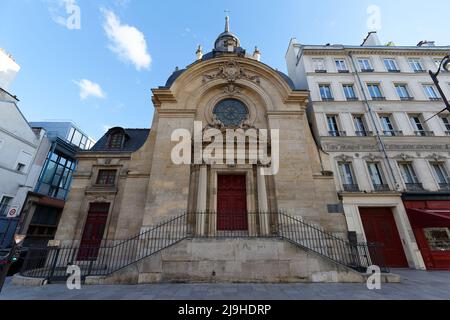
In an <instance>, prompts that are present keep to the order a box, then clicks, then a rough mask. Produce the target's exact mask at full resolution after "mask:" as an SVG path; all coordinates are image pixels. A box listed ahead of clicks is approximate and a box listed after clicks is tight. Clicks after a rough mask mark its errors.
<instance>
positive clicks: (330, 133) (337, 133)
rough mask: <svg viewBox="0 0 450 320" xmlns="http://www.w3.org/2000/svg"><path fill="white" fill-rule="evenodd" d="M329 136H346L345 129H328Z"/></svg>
mask: <svg viewBox="0 0 450 320" xmlns="http://www.w3.org/2000/svg"><path fill="white" fill-rule="evenodd" d="M328 134H329V136H330V137H346V136H347V132H346V131H328Z"/></svg>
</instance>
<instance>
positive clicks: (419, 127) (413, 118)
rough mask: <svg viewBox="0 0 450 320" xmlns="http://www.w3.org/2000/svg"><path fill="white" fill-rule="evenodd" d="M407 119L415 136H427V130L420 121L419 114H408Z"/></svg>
mask: <svg viewBox="0 0 450 320" xmlns="http://www.w3.org/2000/svg"><path fill="white" fill-rule="evenodd" d="M409 121H410V122H411V125H412V127H413V129H414V134H415V135H416V136H420V137H425V136H428V135H429V134H428V133H429V132H427V130H426V129H425V125H424V124H423V122H422V119H421V117H420V116H419V115H410V116H409Z"/></svg>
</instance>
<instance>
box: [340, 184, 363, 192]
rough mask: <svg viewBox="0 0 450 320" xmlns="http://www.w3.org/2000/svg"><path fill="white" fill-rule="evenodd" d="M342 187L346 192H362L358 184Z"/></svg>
mask: <svg viewBox="0 0 450 320" xmlns="http://www.w3.org/2000/svg"><path fill="white" fill-rule="evenodd" d="M342 187H343V188H344V191H346V192H361V191H360V190H359V186H358V185H357V184H343V185H342Z"/></svg>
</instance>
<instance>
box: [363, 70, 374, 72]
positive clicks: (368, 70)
mask: <svg viewBox="0 0 450 320" xmlns="http://www.w3.org/2000/svg"><path fill="white" fill-rule="evenodd" d="M374 71H375V69H361V72H374Z"/></svg>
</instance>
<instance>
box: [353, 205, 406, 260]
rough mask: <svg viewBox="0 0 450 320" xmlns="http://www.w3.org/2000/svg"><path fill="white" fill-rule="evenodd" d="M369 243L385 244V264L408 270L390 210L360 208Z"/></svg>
mask: <svg viewBox="0 0 450 320" xmlns="http://www.w3.org/2000/svg"><path fill="white" fill-rule="evenodd" d="M359 211H360V214H361V219H362V223H363V226H364V231H365V234H366V238H367V242H369V243H373V242H376V243H381V244H383V255H384V260H385V263H386V265H387V266H388V267H391V268H407V267H408V261H407V260H406V256H405V252H404V250H403V246H402V241H401V238H400V235H399V233H398V229H397V225H396V223H395V219H394V215H393V213H392V211H391V209H390V208H360V209H359Z"/></svg>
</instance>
